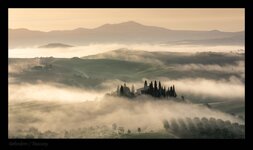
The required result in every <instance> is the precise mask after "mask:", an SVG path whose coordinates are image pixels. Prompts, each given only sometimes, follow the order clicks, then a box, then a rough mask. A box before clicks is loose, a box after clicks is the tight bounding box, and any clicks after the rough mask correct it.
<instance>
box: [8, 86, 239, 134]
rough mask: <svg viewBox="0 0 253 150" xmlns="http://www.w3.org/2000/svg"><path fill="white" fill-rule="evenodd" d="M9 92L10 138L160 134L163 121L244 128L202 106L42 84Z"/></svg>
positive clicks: (232, 118)
mask: <svg viewBox="0 0 253 150" xmlns="http://www.w3.org/2000/svg"><path fill="white" fill-rule="evenodd" d="M22 88H23V89H22ZM9 91H10V92H11V93H12V94H9V136H10V137H16V136H18V130H28V129H29V128H32V127H33V128H36V129H38V130H39V131H41V132H46V131H47V130H49V131H52V132H57V133H62V134H63V133H64V132H65V131H69V130H74V129H78V128H89V127H96V126H105V127H108V128H111V127H112V124H114V123H115V124H117V126H121V127H124V128H125V129H129V130H131V131H132V132H133V131H136V132H137V128H141V130H142V132H150V131H151V130H152V131H154V132H155V131H160V130H163V128H164V127H163V121H164V120H165V119H166V120H169V121H170V120H171V119H173V118H183V119H184V118H187V117H189V118H194V117H199V118H202V117H205V118H211V117H213V118H216V119H222V120H224V121H226V120H229V121H230V122H231V123H235V122H236V123H239V124H244V122H243V120H240V119H239V118H236V117H234V116H232V115H230V114H226V113H223V112H220V111H218V110H212V109H209V108H207V107H205V106H202V105H196V104H191V103H180V102H175V101H173V100H157V99H153V98H151V97H148V96H140V97H137V98H135V99H127V98H123V97H110V96H102V95H103V94H102V93H100V92H97V93H95V92H93V93H91V92H90V91H85V90H81V89H70V88H67V87H56V86H52V85H51V86H49V85H42V84H40V85H22V86H20V85H19V87H18V86H17V85H12V86H10V87H9ZM101 134H102V133H101ZM59 136H60V137H62V136H63V135H59ZM97 136H99V135H97ZM88 137H89V136H88ZM91 137H92V136H91ZM95 137H96V136H95Z"/></svg>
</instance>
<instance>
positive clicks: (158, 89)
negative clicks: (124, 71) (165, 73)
mask: <svg viewBox="0 0 253 150" xmlns="http://www.w3.org/2000/svg"><path fill="white" fill-rule="evenodd" d="M143 94H148V95H151V96H153V97H177V94H176V90H175V86H174V85H173V86H170V87H168V89H167V90H166V88H165V86H164V87H162V85H161V82H160V81H159V83H158V86H157V82H156V81H155V82H154V84H153V81H151V82H150V83H149V85H148V84H147V81H145V82H144V91H143Z"/></svg>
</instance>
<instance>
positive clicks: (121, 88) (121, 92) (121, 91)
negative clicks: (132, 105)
mask: <svg viewBox="0 0 253 150" xmlns="http://www.w3.org/2000/svg"><path fill="white" fill-rule="evenodd" d="M123 94H124V89H123V86H122V85H121V86H120V95H121V96H122V95H123Z"/></svg>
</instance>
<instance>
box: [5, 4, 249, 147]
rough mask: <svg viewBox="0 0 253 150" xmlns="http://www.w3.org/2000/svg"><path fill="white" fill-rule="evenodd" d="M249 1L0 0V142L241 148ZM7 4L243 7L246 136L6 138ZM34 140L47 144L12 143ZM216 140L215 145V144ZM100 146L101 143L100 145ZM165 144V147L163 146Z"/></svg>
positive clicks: (247, 98) (247, 79)
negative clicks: (213, 138)
mask: <svg viewBox="0 0 253 150" xmlns="http://www.w3.org/2000/svg"><path fill="white" fill-rule="evenodd" d="M250 4H251V3H250V2H246V0H245V1H243V0H240V1H232V0H224V1H223V2H221V0H202V1H197V0H167V1H166V0H152V1H151V0H150V1H147V0H146V1H144V0H138V1H137V0H107V1H104V0H92V1H91V0H88V1H87V0H83V1H81V0H69V1H67V0H66V1H64V0H9V1H4V0H0V7H1V9H0V15H1V17H0V18H1V23H0V26H1V28H0V29H1V32H0V33H1V34H0V36H1V38H0V39H1V44H0V46H1V48H0V50H1V55H0V56H1V59H0V60H1V63H0V68H1V69H2V70H1V77H0V79H1V92H0V93H1V96H0V103H1V104H0V107H1V108H0V110H1V111H0V115H1V120H2V121H1V123H0V129H1V131H0V136H1V139H0V144H1V146H7V147H9V148H25V149H27V148H39V149H44V148H61V147H62V148H77V147H78V146H81V147H83V148H87V147H86V146H91V147H94V148H95V147H97V146H109V145H110V146H111V148H117V149H121V148H135V147H136V146H132V144H135V145H140V144H141V147H150V148H151V147H154V148H156V149H157V148H158V147H160V146H166V147H167V148H168V149H170V148H172V147H173V148H174V146H177V147H176V148H182V147H184V146H185V147H186V148H188V146H192V148H197V147H198V148H219V147H220V146H224V148H227V146H230V147H233V148H240V149H242V148H243V147H244V146H246V145H249V144H250V143H251V142H250V140H251V131H252V129H251V128H252V127H253V126H252V120H253V119H251V117H250V115H249V114H250V111H251V108H250V107H251V106H253V105H251V104H250V103H252V99H250V98H252V92H251V89H250V85H252V84H250V83H252V82H250V81H252V79H251V77H252V71H251V70H252V69H250V66H251V65H250V61H251V58H250V57H251V56H252V57H253V55H252V46H251V43H252V41H251V39H250V35H251V33H252V32H251V31H252V29H251V28H253V26H252V24H251V22H250V20H251V18H253V17H252V11H253V9H252V5H250ZM8 8H245V36H246V38H245V63H246V64H245V67H246V69H245V79H246V80H245V81H246V83H245V119H246V120H245V131H246V134H245V136H246V138H245V139H242V140H232V139H231V140H203V139H201V140H200V139H194V140H193V139H189V140H184V139H183V140H174V139H173V140H171V139H168V140H166V139H147V140H144V139H143V140H141V139H139V140H131V139H117V140H116V139H71V140H69V139H8ZM32 142H37V143H41V144H45V143H46V144H47V145H48V146H40V147H31V146H13V145H15V143H21V144H22V143H28V144H29V143H30V144H31V143H32ZM217 144H219V145H217ZM102 148H103V147H102ZM167 148H166V149H167Z"/></svg>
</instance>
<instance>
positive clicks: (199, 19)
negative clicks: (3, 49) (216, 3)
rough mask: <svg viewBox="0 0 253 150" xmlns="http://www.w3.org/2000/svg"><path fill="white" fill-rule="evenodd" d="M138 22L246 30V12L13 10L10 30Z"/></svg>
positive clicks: (225, 10) (209, 28)
mask: <svg viewBox="0 0 253 150" xmlns="http://www.w3.org/2000/svg"><path fill="white" fill-rule="evenodd" d="M125 21H136V22H139V23H141V24H144V25H152V26H160V27H165V28H168V29H184V30H215V29H216V30H221V31H242V30H244V9H171V8H168V9H94V8H90V9H87V8H83V9H19V8H18V9H9V28H28V29H32V30H41V31H50V30H65V29H75V28H79V27H83V28H96V27H98V26H101V25H103V24H105V23H121V22H125Z"/></svg>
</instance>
